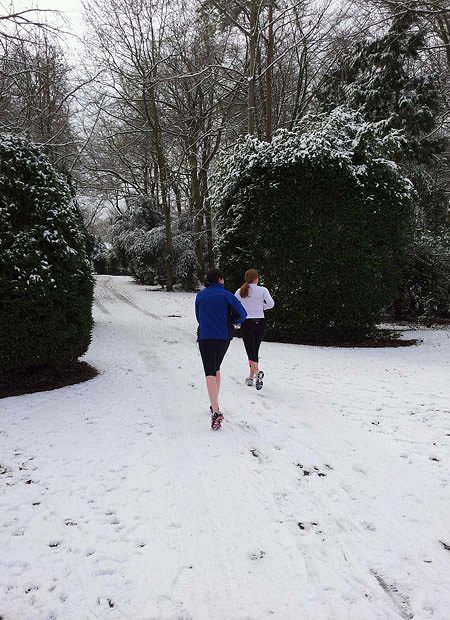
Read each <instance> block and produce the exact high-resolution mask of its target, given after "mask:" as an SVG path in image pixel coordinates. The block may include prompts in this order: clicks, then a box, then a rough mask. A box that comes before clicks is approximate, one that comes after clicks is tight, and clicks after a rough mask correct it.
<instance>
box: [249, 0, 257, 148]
mask: <svg viewBox="0 0 450 620" xmlns="http://www.w3.org/2000/svg"><path fill="white" fill-rule="evenodd" d="M257 17H258V12H257V7H256V0H251V3H250V37H249V75H248V103H247V106H248V107H247V113H248V133H249V134H250V135H252V136H253V135H254V134H255V131H256V46H257Z"/></svg>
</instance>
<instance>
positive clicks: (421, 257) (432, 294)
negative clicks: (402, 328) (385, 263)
mask: <svg viewBox="0 0 450 620" xmlns="http://www.w3.org/2000/svg"><path fill="white" fill-rule="evenodd" d="M393 314H394V317H395V318H396V319H406V320H412V321H415V320H418V319H419V320H421V319H425V320H428V321H433V320H436V319H450V234H449V233H448V232H446V231H442V232H441V233H430V232H422V233H418V234H417V235H416V239H415V240H414V243H413V244H412V246H411V248H410V249H409V252H408V259H407V261H406V264H405V266H404V270H403V285H402V287H401V290H400V295H399V297H398V299H397V300H396V303H395V304H394V306H393Z"/></svg>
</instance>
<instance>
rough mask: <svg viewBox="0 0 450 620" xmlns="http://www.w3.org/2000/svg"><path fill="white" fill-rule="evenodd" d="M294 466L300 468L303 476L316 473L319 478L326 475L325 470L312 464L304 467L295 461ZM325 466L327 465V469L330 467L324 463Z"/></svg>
mask: <svg viewBox="0 0 450 620" xmlns="http://www.w3.org/2000/svg"><path fill="white" fill-rule="evenodd" d="M295 466H296V467H299V468H300V470H301V471H302V472H303V477H305V476H312V475H317V476H318V477H319V478H325V477H326V475H327V474H326V473H325V472H323V471H321V470H320V468H319V467H317V466H316V465H314V466H313V467H304V466H303V465H302V464H301V463H296V464H295ZM325 467H327V468H328V469H332V467H330V466H329V465H325Z"/></svg>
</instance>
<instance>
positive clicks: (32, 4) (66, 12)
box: [0, 0, 84, 46]
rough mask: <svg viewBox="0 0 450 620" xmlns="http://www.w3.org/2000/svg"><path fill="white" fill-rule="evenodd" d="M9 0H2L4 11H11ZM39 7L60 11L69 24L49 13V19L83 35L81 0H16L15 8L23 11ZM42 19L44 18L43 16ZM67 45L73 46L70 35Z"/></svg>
mask: <svg viewBox="0 0 450 620" xmlns="http://www.w3.org/2000/svg"><path fill="white" fill-rule="evenodd" d="M8 4H9V3H8V2H7V0H1V2H0V5H1V7H2V13H4V12H5V11H6V10H8V12H10V8H9V7H8ZM36 7H39V8H40V9H51V10H54V11H60V13H61V14H62V15H63V16H64V18H65V19H66V20H67V22H68V23H67V25H62V24H61V22H59V23H58V22H57V18H56V16H55V17H53V16H51V15H50V14H48V16H47V19H48V21H51V22H55V21H56V23H58V26H60V27H62V28H63V29H64V30H67V31H70V32H73V33H74V34H76V35H78V36H79V37H81V36H82V35H83V32H84V26H83V19H82V11H83V7H82V5H81V0H14V10H15V11H22V10H24V9H31V8H36ZM41 19H44V18H43V17H42V16H41ZM66 43H67V45H69V46H71V43H70V37H69V38H68V39H66ZM75 45H76V44H75Z"/></svg>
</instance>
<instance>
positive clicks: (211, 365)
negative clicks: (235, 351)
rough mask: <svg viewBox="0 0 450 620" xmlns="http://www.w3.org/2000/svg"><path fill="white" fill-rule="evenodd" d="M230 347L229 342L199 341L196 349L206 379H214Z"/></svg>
mask: <svg viewBox="0 0 450 620" xmlns="http://www.w3.org/2000/svg"><path fill="white" fill-rule="evenodd" d="M229 346H230V341H229V340H199V341H198V348H199V349H200V355H201V356H202V362H203V368H204V369H205V375H206V376H207V377H215V376H216V372H218V371H219V370H220V364H221V363H222V360H223V358H224V357H225V353H226V352H227V349H228V347H229Z"/></svg>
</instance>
